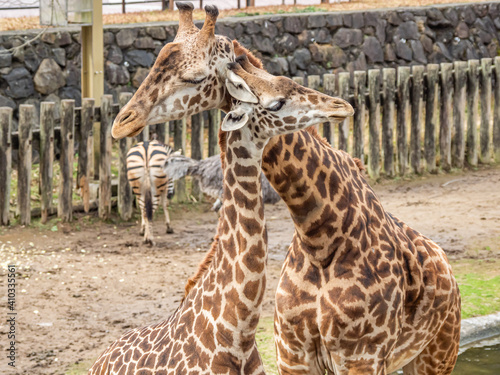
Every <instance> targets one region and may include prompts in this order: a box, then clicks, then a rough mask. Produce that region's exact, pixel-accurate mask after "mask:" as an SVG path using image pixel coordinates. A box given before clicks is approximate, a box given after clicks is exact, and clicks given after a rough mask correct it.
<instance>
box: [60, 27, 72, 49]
mask: <svg viewBox="0 0 500 375" xmlns="http://www.w3.org/2000/svg"><path fill="white" fill-rule="evenodd" d="M56 36H57V38H56V44H57V45H58V46H59V47H64V46H67V45H69V44H71V42H72V40H71V35H70V33H69V32H67V31H59V32H58V33H57V34H56Z"/></svg>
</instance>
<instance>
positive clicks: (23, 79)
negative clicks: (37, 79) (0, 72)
mask: <svg viewBox="0 0 500 375" xmlns="http://www.w3.org/2000/svg"><path fill="white" fill-rule="evenodd" d="M56 65H57V64H56ZM3 79H4V80H5V81H6V82H7V85H8V87H7V90H6V93H7V95H8V96H10V97H11V98H14V99H22V98H27V97H28V96H30V95H33V94H34V93H35V89H34V87H33V78H31V74H30V72H28V70H27V69H26V68H24V67H21V68H15V69H12V71H11V72H10V73H9V74H7V75H5V76H3Z"/></svg>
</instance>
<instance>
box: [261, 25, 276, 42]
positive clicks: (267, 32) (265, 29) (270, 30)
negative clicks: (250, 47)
mask: <svg viewBox="0 0 500 375" xmlns="http://www.w3.org/2000/svg"><path fill="white" fill-rule="evenodd" d="M261 34H262V35H264V36H267V37H268V38H271V39H274V38H276V36H278V28H277V27H276V25H275V24H274V23H272V22H269V21H267V20H266V21H264V22H263V23H262V28H261Z"/></svg>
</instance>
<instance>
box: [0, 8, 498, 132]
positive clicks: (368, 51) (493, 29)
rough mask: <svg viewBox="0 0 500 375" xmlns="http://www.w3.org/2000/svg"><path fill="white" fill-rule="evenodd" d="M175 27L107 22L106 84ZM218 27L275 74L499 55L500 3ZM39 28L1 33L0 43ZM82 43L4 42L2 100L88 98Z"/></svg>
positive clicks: (109, 89) (133, 83) (52, 38)
mask: <svg viewBox="0 0 500 375" xmlns="http://www.w3.org/2000/svg"><path fill="white" fill-rule="evenodd" d="M200 24H201V23H200ZM176 29H177V26H176V24H175V23H173V22H165V23H155V24H148V25H145V24H134V25H125V26H124V25H119V26H116V25H111V26H108V27H106V29H105V32H104V44H105V78H106V83H105V91H106V93H111V94H113V95H115V100H116V97H117V94H118V93H119V92H122V91H132V92H133V91H134V90H135V89H136V88H137V87H139V85H140V83H141V82H142V81H143V79H144V78H145V77H146V75H147V73H148V71H149V68H150V67H151V66H152V64H153V62H154V61H155V58H156V56H157V54H158V52H159V51H160V49H161V48H162V46H163V45H164V44H165V43H168V42H170V41H172V40H173V38H174V36H175V33H176ZM216 32H217V33H218V34H223V35H227V36H228V37H230V38H232V39H234V38H236V39H238V40H239V41H240V42H241V43H242V44H243V45H245V46H246V47H248V48H250V50H252V51H253V52H254V53H256V54H257V55H258V56H259V57H261V58H262V59H263V61H264V63H265V66H266V68H267V69H268V70H269V71H270V72H271V73H273V74H282V75H288V76H296V75H302V76H307V75H311V74H320V75H321V74H323V73H326V72H338V71H345V70H350V71H352V70H365V69H367V68H371V67H395V66H399V65H409V64H427V63H441V62H447V61H454V60H468V59H475V58H482V57H494V56H496V55H497V54H498V53H499V44H500V42H499V41H500V4H499V3H476V4H462V5H446V6H439V7H420V8H400V9H383V10H377V11H367V12H343V13H332V12H325V13H310V14H282V15H266V16H256V17H248V18H226V19H221V20H219V22H218V23H217V28H216ZM34 35H36V32H23V33H21V32H5V33H2V34H1V35H0V50H3V49H10V48H12V47H15V46H19V45H21V44H23V43H24V42H25V41H26V40H27V39H30V38H32V37H33V36H34ZM80 50H81V46H80V33H79V28H70V29H57V30H54V31H50V32H47V33H45V34H43V35H42V36H41V38H40V39H38V40H36V41H35V42H33V43H32V44H31V45H28V46H26V47H23V48H22V49H21V50H18V51H17V52H15V53H14V54H11V53H1V52H0V106H10V107H13V108H17V107H18V106H19V104H22V103H31V104H35V105H36V106H37V108H38V107H39V103H40V102H41V101H44V100H49V101H56V102H58V101H59V100H60V99H62V98H73V99H75V100H76V104H77V106H80V104H81V98H80V67H81V63H80V60H81V56H80ZM15 117H17V111H16V113H15ZM15 127H16V125H15Z"/></svg>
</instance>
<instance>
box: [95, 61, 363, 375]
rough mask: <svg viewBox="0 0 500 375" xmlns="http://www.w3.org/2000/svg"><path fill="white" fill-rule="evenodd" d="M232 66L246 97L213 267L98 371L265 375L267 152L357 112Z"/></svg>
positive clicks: (236, 115) (238, 102) (226, 146)
mask: <svg viewBox="0 0 500 375" xmlns="http://www.w3.org/2000/svg"><path fill="white" fill-rule="evenodd" d="M227 69H228V72H227V81H226V85H227V87H228V90H229V91H230V92H231V94H232V95H233V96H234V97H235V98H237V99H233V100H232V103H231V111H230V112H229V113H228V114H227V115H226V117H225V118H224V121H223V123H222V125H221V134H220V147H221V158H222V161H223V162H222V165H223V170H224V201H223V207H222V213H221V218H220V221H219V226H218V234H217V241H216V243H215V244H214V246H213V257H212V260H211V263H210V264H209V265H208V266H207V269H206V271H205V272H204V274H203V276H202V278H201V279H200V280H198V282H197V283H196V284H195V285H194V287H193V288H192V289H191V290H190V292H189V293H188V295H187V296H186V298H185V299H184V300H183V301H182V303H181V305H180V306H179V308H178V309H177V310H176V311H175V312H174V314H173V315H171V316H170V317H169V318H168V319H167V320H165V321H163V322H160V323H158V324H156V325H152V326H147V327H144V328H140V329H135V330H132V331H130V332H128V333H126V334H125V335H124V336H123V337H122V338H120V339H119V340H117V341H115V342H114V343H113V344H112V345H111V346H110V347H109V348H108V349H107V350H106V351H105V352H104V353H103V354H102V355H101V356H100V357H99V358H98V360H97V361H96V362H95V364H94V366H93V367H92V368H91V370H90V372H89V374H92V375H94V374H100V375H103V374H120V373H126V374H143V373H149V374H153V373H154V374H162V373H164V374H173V373H184V372H186V373H188V372H190V371H195V372H197V373H207V374H208V373H212V374H221V373H235V374H236V373H237V374H262V373H264V371H263V366H262V361H261V359H260V356H259V354H258V351H257V347H256V343H255V332H256V328H257V323H258V321H259V317H260V312H261V307H262V300H263V297H264V293H265V286H266V263H267V232H266V228H265V221H264V206H263V203H262V194H261V180H260V172H261V162H262V153H263V150H264V147H265V146H266V144H267V142H268V141H269V139H270V138H271V137H273V136H275V135H279V134H286V133H290V132H294V131H298V130H300V129H304V128H306V127H308V126H311V125H313V124H317V123H320V122H323V121H328V120H332V119H344V118H345V117H346V116H351V115H352V113H353V111H352V107H351V106H350V105H349V104H348V103H347V102H345V101H343V100H341V99H336V98H331V97H328V96H326V95H322V94H320V93H317V92H316V93H315V92H314V91H313V90H310V89H306V88H303V87H301V86H299V85H297V84H296V83H295V82H293V81H292V80H290V79H288V78H285V77H276V78H275V79H273V80H272V81H271V82H270V81H264V80H261V79H259V78H258V77H254V76H252V75H249V74H248V73H246V72H245V71H244V70H243V69H242V68H241V67H240V66H239V65H238V64H236V63H231V64H229V65H228V67H227ZM254 92H255V93H258V95H259V97H260V98H261V99H260V100H259V99H257V97H256V96H255V94H254ZM249 103H252V105H250V104H249ZM257 103H258V104H257ZM291 118H294V119H295V120H294V121H291Z"/></svg>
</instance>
